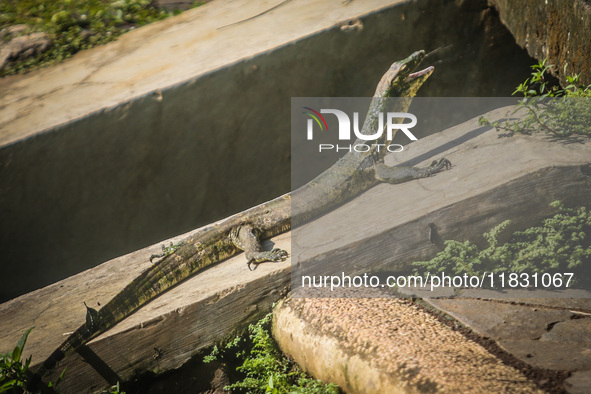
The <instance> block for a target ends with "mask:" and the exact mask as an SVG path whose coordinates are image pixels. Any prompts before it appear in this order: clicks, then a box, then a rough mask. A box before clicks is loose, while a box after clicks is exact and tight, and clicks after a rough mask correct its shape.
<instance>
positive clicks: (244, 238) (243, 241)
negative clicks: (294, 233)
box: [230, 224, 287, 270]
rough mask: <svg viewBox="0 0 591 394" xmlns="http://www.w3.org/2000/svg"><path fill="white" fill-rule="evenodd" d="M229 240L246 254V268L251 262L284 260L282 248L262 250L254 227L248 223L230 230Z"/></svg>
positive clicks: (285, 254)
mask: <svg viewBox="0 0 591 394" xmlns="http://www.w3.org/2000/svg"><path fill="white" fill-rule="evenodd" d="M230 240H231V241H232V243H233V244H234V245H235V246H236V247H237V248H238V249H241V250H243V251H244V254H245V255H246V260H247V263H246V264H247V265H248V269H249V270H252V268H251V267H250V265H251V264H253V263H254V264H259V263H262V262H265V261H285V259H287V252H286V251H285V250H283V249H278V248H275V249H273V250H267V251H265V250H263V246H262V245H261V241H260V240H259V236H258V234H257V231H256V229H255V228H254V227H253V226H251V225H250V224H244V225H242V226H238V227H236V228H235V229H233V230H232V231H231V232H230Z"/></svg>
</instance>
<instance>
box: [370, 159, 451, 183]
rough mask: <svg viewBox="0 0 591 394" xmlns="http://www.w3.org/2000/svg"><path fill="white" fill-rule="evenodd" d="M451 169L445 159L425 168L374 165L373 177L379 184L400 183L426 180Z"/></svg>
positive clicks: (449, 163)
mask: <svg viewBox="0 0 591 394" xmlns="http://www.w3.org/2000/svg"><path fill="white" fill-rule="evenodd" d="M450 168H451V162H450V161H449V160H447V159H443V158H442V159H439V161H433V162H432V163H431V165H429V166H427V167H422V168H419V167H389V166H387V165H385V164H383V163H376V164H375V165H374V170H375V177H376V179H377V180H378V181H380V182H388V183H402V182H407V181H412V180H414V179H420V178H426V177H429V176H431V175H433V174H437V173H438V172H441V171H444V170H448V169H450Z"/></svg>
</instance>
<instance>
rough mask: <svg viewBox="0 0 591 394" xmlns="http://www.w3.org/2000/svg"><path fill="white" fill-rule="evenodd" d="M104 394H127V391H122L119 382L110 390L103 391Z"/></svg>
mask: <svg viewBox="0 0 591 394" xmlns="http://www.w3.org/2000/svg"><path fill="white" fill-rule="evenodd" d="M103 394H125V391H121V388H120V387H119V382H117V384H116V385H114V386H111V388H110V389H109V390H105V391H103Z"/></svg>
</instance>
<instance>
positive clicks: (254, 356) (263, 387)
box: [204, 313, 340, 394]
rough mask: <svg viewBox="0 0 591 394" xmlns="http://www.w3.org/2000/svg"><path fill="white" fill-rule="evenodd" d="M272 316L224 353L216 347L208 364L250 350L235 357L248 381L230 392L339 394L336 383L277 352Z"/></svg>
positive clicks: (237, 340) (255, 326)
mask: <svg viewBox="0 0 591 394" xmlns="http://www.w3.org/2000/svg"><path fill="white" fill-rule="evenodd" d="M271 319H272V314H271V313H269V314H267V315H266V316H265V317H264V318H263V319H261V320H260V321H259V322H258V323H256V324H251V325H250V326H249V328H248V332H249V335H248V338H245V337H237V338H234V339H233V340H232V341H230V342H229V343H228V344H226V345H225V346H223V347H222V348H221V349H220V348H218V347H217V346H216V347H214V350H213V352H212V353H211V354H210V355H209V356H206V357H205V359H204V361H205V362H211V361H213V360H223V359H225V358H227V357H231V355H230V354H229V353H231V352H236V350H235V349H236V348H238V347H239V346H244V345H246V349H245V350H243V351H238V352H236V353H235V356H236V357H238V358H239V359H241V360H242V361H243V362H242V365H241V366H240V367H238V369H237V370H238V371H239V372H241V373H242V374H244V376H245V378H244V379H243V380H241V381H238V382H235V383H233V384H231V385H229V386H227V387H225V389H226V390H233V391H237V392H247V393H272V394H280V393H310V394H312V393H327V394H333V393H334V394H336V393H339V392H340V390H339V388H338V386H336V385H335V384H333V383H329V384H326V383H323V382H322V381H319V380H315V379H312V378H310V377H309V376H308V375H306V374H305V373H304V372H302V371H301V370H300V369H299V367H298V366H297V364H295V363H293V362H291V361H290V360H288V359H287V358H286V357H285V356H283V355H282V354H281V352H280V351H279V350H278V349H277V346H276V344H275V341H274V340H273V338H272V337H271V334H270V333H269V327H270V324H271Z"/></svg>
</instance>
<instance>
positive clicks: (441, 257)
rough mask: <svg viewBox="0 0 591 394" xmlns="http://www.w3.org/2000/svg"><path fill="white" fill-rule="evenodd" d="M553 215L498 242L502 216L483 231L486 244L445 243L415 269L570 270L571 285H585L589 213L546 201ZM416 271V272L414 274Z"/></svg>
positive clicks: (590, 256) (590, 252) (590, 255)
mask: <svg viewBox="0 0 591 394" xmlns="http://www.w3.org/2000/svg"><path fill="white" fill-rule="evenodd" d="M550 206H552V207H553V208H556V209H558V211H559V212H558V213H557V214H556V215H554V216H552V217H550V218H547V219H545V220H544V221H543V222H542V224H541V225H540V226H535V227H530V228H528V229H527V230H524V231H517V232H515V233H513V235H512V236H511V237H510V239H509V240H508V241H507V242H506V243H503V244H500V243H499V240H498V237H499V234H500V233H501V232H503V230H505V229H506V228H507V226H508V225H509V224H510V221H509V220H506V221H504V222H502V223H500V224H499V225H497V226H496V227H494V228H493V229H491V230H490V231H489V232H487V233H485V234H484V238H485V239H486V241H487V242H488V247H486V248H484V249H481V248H479V247H478V246H477V245H475V244H473V243H471V242H470V241H464V242H460V241H454V240H451V241H445V249H444V250H443V251H441V252H439V253H438V254H437V255H436V256H435V257H434V258H433V259H431V260H429V261H420V262H416V263H414V265H415V266H416V267H419V268H420V269H419V270H420V271H421V272H431V273H434V272H445V273H454V274H463V273H467V274H468V275H478V276H480V275H483V274H484V273H485V272H488V273H491V272H493V273H497V272H516V273H521V272H528V273H536V272H537V273H550V274H552V273H564V272H573V273H574V274H575V275H574V281H573V283H574V284H575V285H578V286H589V285H590V283H589V282H591V278H589V277H588V272H589V268H590V264H591V212H590V211H589V210H588V209H587V208H585V207H580V208H578V209H573V208H567V207H565V206H564V205H563V204H562V203H561V202H559V201H555V202H553V203H551V204H550ZM415 274H420V272H415Z"/></svg>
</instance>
